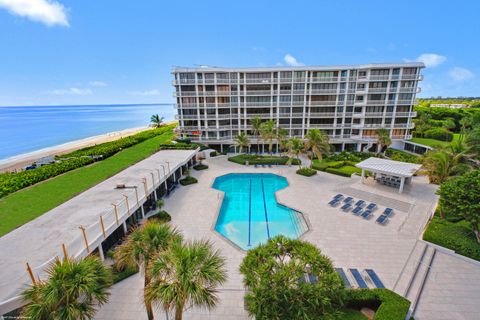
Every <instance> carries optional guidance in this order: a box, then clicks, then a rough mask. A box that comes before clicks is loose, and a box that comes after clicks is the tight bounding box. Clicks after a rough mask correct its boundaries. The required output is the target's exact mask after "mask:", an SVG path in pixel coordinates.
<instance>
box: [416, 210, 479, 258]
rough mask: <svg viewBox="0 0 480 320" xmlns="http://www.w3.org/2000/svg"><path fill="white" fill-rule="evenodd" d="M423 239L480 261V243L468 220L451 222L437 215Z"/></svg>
mask: <svg viewBox="0 0 480 320" xmlns="http://www.w3.org/2000/svg"><path fill="white" fill-rule="evenodd" d="M423 240H425V241H429V242H431V243H435V244H438V245H439V246H442V247H445V248H448V249H451V250H454V251H455V252H456V253H458V254H461V255H463V256H466V257H469V258H472V259H475V260H478V261H480V244H479V243H478V242H477V240H476V238H475V234H474V233H473V231H472V229H471V228H470V226H469V224H468V222H467V221H464V220H462V221H458V222H450V221H447V220H445V219H441V218H440V217H436V216H435V217H433V219H432V220H431V221H430V223H429V224H428V226H427V229H426V230H425V233H424V234H423Z"/></svg>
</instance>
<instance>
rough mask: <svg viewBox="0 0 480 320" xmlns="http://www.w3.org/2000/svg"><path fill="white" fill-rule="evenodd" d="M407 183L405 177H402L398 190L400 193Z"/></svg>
mask: <svg viewBox="0 0 480 320" xmlns="http://www.w3.org/2000/svg"><path fill="white" fill-rule="evenodd" d="M404 185H405V177H401V178H400V189H399V190H398V193H402V192H403V186H404Z"/></svg>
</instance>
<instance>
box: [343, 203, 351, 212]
mask: <svg viewBox="0 0 480 320" xmlns="http://www.w3.org/2000/svg"><path fill="white" fill-rule="evenodd" d="M340 209H342V210H343V211H345V212H348V211H350V210H351V209H352V205H351V204H350V203H345V204H344V205H343V206H342V207H341V208H340Z"/></svg>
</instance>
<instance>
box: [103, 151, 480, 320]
mask: <svg viewBox="0 0 480 320" xmlns="http://www.w3.org/2000/svg"><path fill="white" fill-rule="evenodd" d="M205 163H206V164H208V165H209V167H210V168H209V169H208V170H205V171H193V172H192V175H194V176H195V177H197V178H198V180H199V183H198V184H194V185H191V186H186V187H181V188H180V189H178V190H177V191H175V193H174V194H173V195H171V196H170V197H169V198H168V199H167V200H166V203H165V210H167V211H168V212H169V213H170V214H171V215H172V225H174V226H176V227H177V228H178V229H179V230H181V231H182V232H183V234H184V236H185V237H186V238H187V239H200V238H204V239H209V240H211V241H212V242H213V243H214V245H215V247H216V248H218V249H219V250H220V251H221V253H222V254H223V256H225V258H226V267H227V269H228V281H227V282H226V283H225V284H224V285H223V287H222V288H220V292H219V297H220V303H219V305H218V307H217V308H215V309H214V310H211V311H207V310H201V309H196V308H194V309H189V310H187V312H186V314H185V319H247V318H248V315H247V313H246V312H245V310H244V308H243V299H242V297H243V293H244V288H243V285H242V276H241V275H240V273H239V271H238V267H239V265H240V263H241V261H242V259H243V257H244V255H245V252H244V251H242V250H240V249H239V248H237V247H235V246H233V245H232V244H231V243H230V242H229V241H227V240H226V239H224V238H223V237H222V236H220V235H219V234H218V233H216V232H214V231H212V229H213V226H214V225H215V218H216V215H217V212H218V211H219V209H220V206H221V201H222V197H221V193H220V191H218V190H215V189H213V188H211V186H212V184H213V182H214V180H215V178H216V177H218V176H220V175H223V174H226V173H232V172H237V173H242V172H245V173H246V172H253V173H260V172H269V173H275V174H279V175H282V176H284V177H286V178H287V179H288V181H289V187H287V188H285V189H283V190H280V191H279V192H277V200H278V201H279V202H281V203H282V204H284V205H287V206H288V207H291V208H294V209H296V210H298V211H300V212H302V213H303V214H304V215H305V217H306V219H307V221H308V223H309V226H310V230H309V231H308V232H307V233H306V234H304V236H303V237H302V239H304V240H307V241H309V242H311V243H314V244H315V245H316V246H318V248H319V249H320V250H321V251H322V252H323V253H324V254H326V255H327V256H329V257H330V258H331V259H332V260H333V262H334V265H335V266H336V267H342V268H358V269H359V270H363V269H364V268H372V269H374V270H375V271H376V273H377V274H378V275H379V277H380V279H381V280H382V281H383V283H384V284H385V285H386V287H388V288H390V289H394V290H395V291H397V292H400V291H402V290H403V289H404V288H405V283H408V284H409V285H411V287H412V288H413V289H411V290H410V292H414V291H415V288H416V283H413V285H412V280H411V279H412V277H413V274H414V269H415V268H414V267H412V266H416V265H418V264H419V263H420V262H419V258H418V257H417V251H418V250H419V247H420V245H419V244H418V239H419V238H421V234H422V232H423V230H424V227H425V225H426V223H427V221H428V219H429V217H430V216H431V214H432V212H433V210H434V207H435V203H436V201H437V196H436V195H435V194H434V193H435V190H436V186H433V185H430V184H428V182H427V180H426V179H425V178H424V177H414V179H413V183H412V185H411V186H408V187H406V188H405V190H404V193H403V194H398V193H397V190H396V189H393V188H389V187H386V186H382V185H379V184H377V183H374V182H372V181H367V183H366V184H362V183H361V181H360V177H353V178H343V177H339V176H336V175H332V174H328V173H323V172H318V174H317V175H316V176H313V177H310V178H307V177H303V176H299V175H297V174H296V173H295V170H296V169H297V168H296V167H286V166H278V167H276V166H274V167H273V168H254V167H252V166H250V167H246V166H241V165H238V164H234V163H231V162H228V161H227V160H226V157H217V158H212V159H209V160H207V161H205ZM337 193H344V194H346V195H351V196H353V197H354V198H355V199H356V200H357V199H364V200H366V201H375V202H376V203H377V204H378V205H379V209H378V210H377V211H375V212H374V214H375V217H374V218H373V219H370V220H368V221H367V220H364V219H362V218H360V217H357V216H354V215H352V214H351V213H344V212H342V211H341V210H340V209H339V208H338V207H337V208H332V207H330V206H329V205H328V204H327V203H328V201H329V200H330V199H331V198H332V196H334V195H335V194H337ZM387 206H389V207H392V208H394V209H395V215H394V216H393V217H392V218H391V220H390V222H389V223H388V224H387V225H385V226H381V225H379V224H377V223H375V218H376V217H377V216H378V215H379V214H380V213H381V211H383V209H384V208H385V207H387ZM421 245H425V246H428V244H425V243H423V242H422V243H421ZM432 266H433V268H434V269H435V270H439V272H437V273H430V274H428V273H427V274H426V275H425V277H424V278H423V277H422V279H424V280H425V286H424V290H423V296H422V295H421V294H422V292H421V291H420V295H419V296H418V297H419V299H418V303H417V310H416V314H415V316H416V317H415V318H416V319H417V320H418V319H420V320H422V319H444V318H445V319H447V318H446V317H444V315H445V313H439V312H438V308H437V306H438V305H444V306H448V310H449V311H450V313H449V315H452V316H451V317H450V318H448V319H472V317H471V316H472V315H473V314H474V312H477V314H478V312H480V306H478V304H475V301H480V289H479V288H480V265H479V264H475V263H471V262H470V261H466V260H465V259H459V258H457V257H456V256H455V255H451V254H449V253H448V252H437V255H436V259H435V260H433V257H432ZM440 270H441V272H440ZM447 270H451V271H452V272H455V276H453V275H452V274H449V273H448V272H447ZM433 274H435V275H436V276H435V277H433ZM458 278H460V279H463V280H462V281H457V279H458ZM439 279H445V280H442V281H444V282H445V283H448V290H445V289H443V290H442V288H438V284H437V282H438V281H439ZM447 279H448V280H447ZM467 282H468V283H467ZM142 286H143V284H142V281H141V278H140V276H139V275H136V276H133V277H131V278H129V279H128V280H125V281H123V282H121V283H119V284H117V285H115V286H114V287H113V289H112V296H111V299H110V302H109V303H108V304H107V305H106V306H104V307H102V308H101V309H100V311H99V312H98V314H97V316H96V319H113V318H115V319H146V314H145V313H144V312H143V311H142V310H143V305H142V303H141V298H140V297H141V291H142ZM436 286H437V287H436ZM467 287H468V290H467V289H466V288H467ZM433 292H435V293H433ZM417 293H418V292H417V291H415V292H414V294H413V296H416V295H417ZM452 295H454V296H455V299H450V298H449V297H451V296H452ZM121 310H123V311H124V312H121ZM132 311H138V313H137V312H132ZM453 315H454V316H453ZM164 317H165V314H164V312H162V311H161V310H158V319H164Z"/></svg>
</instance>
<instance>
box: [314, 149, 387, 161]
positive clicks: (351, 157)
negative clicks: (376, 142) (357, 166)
mask: <svg viewBox="0 0 480 320" xmlns="http://www.w3.org/2000/svg"><path fill="white" fill-rule="evenodd" d="M371 157H377V158H379V157H380V158H381V157H382V155H380V154H377V153H373V152H356V151H355V152H348V151H342V152H339V153H334V154H332V155H329V156H328V157H325V158H324V159H323V160H324V161H327V162H331V161H351V162H354V163H358V162H360V161H363V160H366V159H368V158H371Z"/></svg>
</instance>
